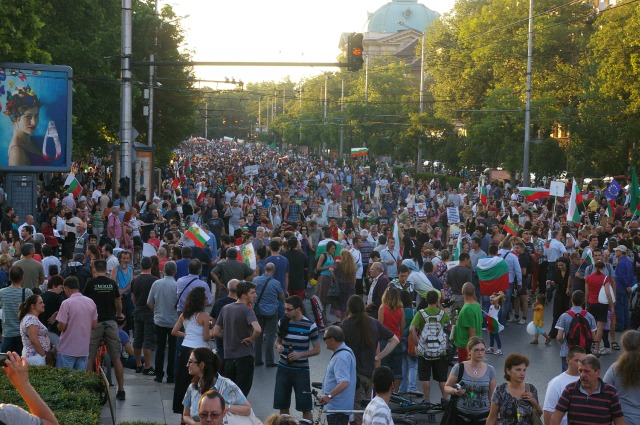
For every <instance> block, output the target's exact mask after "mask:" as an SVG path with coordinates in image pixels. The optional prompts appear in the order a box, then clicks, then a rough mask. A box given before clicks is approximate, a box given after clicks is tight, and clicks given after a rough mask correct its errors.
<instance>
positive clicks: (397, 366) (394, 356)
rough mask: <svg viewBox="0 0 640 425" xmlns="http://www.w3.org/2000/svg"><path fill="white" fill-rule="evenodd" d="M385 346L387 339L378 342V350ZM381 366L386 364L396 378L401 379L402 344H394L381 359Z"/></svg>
mask: <svg viewBox="0 0 640 425" xmlns="http://www.w3.org/2000/svg"><path fill="white" fill-rule="evenodd" d="M386 346H387V341H382V342H380V351H382V350H384V348H385V347H386ZM382 366H387V367H388V368H389V369H391V370H392V371H393V376H394V377H395V378H396V379H402V344H398V345H396V347H395V348H394V349H393V351H392V352H391V353H389V355H388V356H387V357H385V358H384V359H382Z"/></svg>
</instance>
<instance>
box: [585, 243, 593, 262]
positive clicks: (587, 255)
mask: <svg viewBox="0 0 640 425" xmlns="http://www.w3.org/2000/svg"><path fill="white" fill-rule="evenodd" d="M582 259H583V260H584V261H586V262H587V264H593V263H594V261H593V251H591V248H589V247H586V248H585V249H584V251H583V252H582Z"/></svg>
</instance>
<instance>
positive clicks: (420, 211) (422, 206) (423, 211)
mask: <svg viewBox="0 0 640 425" xmlns="http://www.w3.org/2000/svg"><path fill="white" fill-rule="evenodd" d="M414 207H415V210H416V216H418V217H420V218H424V217H426V216H427V204H426V202H421V203H419V204H415V205H414Z"/></svg>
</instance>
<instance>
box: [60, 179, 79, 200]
mask: <svg viewBox="0 0 640 425" xmlns="http://www.w3.org/2000/svg"><path fill="white" fill-rule="evenodd" d="M64 185H65V186H69V192H71V193H72V194H73V197H74V198H77V197H78V195H80V192H82V185H81V184H80V182H79V181H78V179H76V176H75V175H73V174H69V175H68V176H67V179H66V180H65V181H64Z"/></svg>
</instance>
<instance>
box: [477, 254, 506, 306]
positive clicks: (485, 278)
mask: <svg viewBox="0 0 640 425" xmlns="http://www.w3.org/2000/svg"><path fill="white" fill-rule="evenodd" d="M476 270H477V271H478V280H479V281H480V293H481V294H482V295H485V296H490V295H491V294H493V293H494V292H499V291H506V290H507V289H509V266H507V262H506V261H504V259H503V258H502V257H498V256H496V257H487V258H481V259H480V260H478V266H477V268H476Z"/></svg>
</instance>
